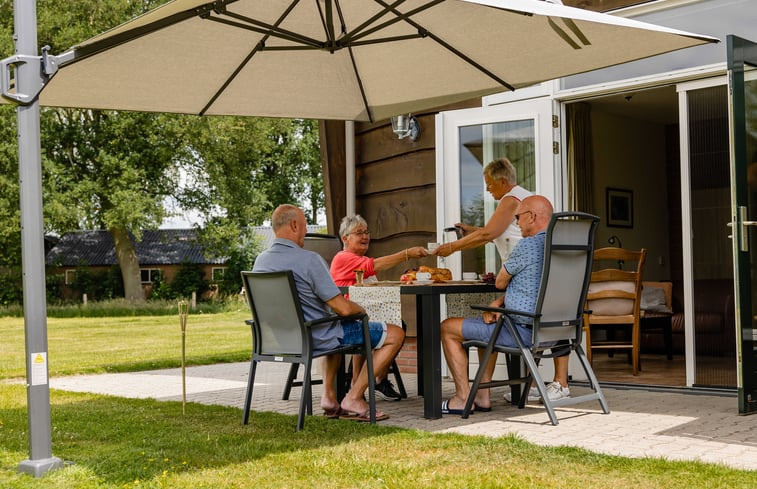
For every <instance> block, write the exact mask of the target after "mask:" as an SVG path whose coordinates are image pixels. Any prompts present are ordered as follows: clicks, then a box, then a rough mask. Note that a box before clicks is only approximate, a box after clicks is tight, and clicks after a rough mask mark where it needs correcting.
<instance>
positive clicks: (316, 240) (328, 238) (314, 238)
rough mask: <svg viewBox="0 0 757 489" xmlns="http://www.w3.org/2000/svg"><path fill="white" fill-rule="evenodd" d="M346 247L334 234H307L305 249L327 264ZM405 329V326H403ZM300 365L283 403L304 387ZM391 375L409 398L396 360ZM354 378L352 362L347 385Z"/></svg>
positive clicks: (293, 370)
mask: <svg viewBox="0 0 757 489" xmlns="http://www.w3.org/2000/svg"><path fill="white" fill-rule="evenodd" d="M343 248H344V245H343V244H342V240H341V239H339V237H338V236H334V235H333V234H320V233H307V234H305V246H304V249H306V250H309V251H315V252H316V253H318V254H319V255H321V257H322V258H323V259H324V260H325V261H326V263H327V264H331V260H333V259H334V256H336V254H337V253H339V252H340V251H342V249H343ZM340 289H342V292H343V293H345V294H346V293H347V290H346V288H343V287H340ZM403 328H404V325H403ZM299 367H300V365H299V364H298V363H293V364H292V366H291V367H290V368H289V375H287V381H286V384H284V392H283V393H282V395H281V399H282V400H283V401H287V400H289V395H290V394H291V392H292V387H302V380H297V372H298V370H299ZM388 373H389V374H392V375H394V380H395V382H396V383H397V389H398V390H399V394H400V395H401V396H402V398H403V399H405V398H407V391H406V390H405V383H404V382H403V381H402V375H400V368H399V366H398V365H397V362H396V361H395V360H392V363H391V364H390V365H389V370H388ZM351 378H352V362H350V364H349V370H348V371H347V373H346V378H345V383H347V384H349V382H350V380H351ZM321 382H322V381H321V380H320V379H318V380H314V381H313V383H314V384H320V383H321ZM337 392H338V393H339V396H340V397H341V396H342V395H343V394H344V393H346V386H341V385H340V386H339V388H338V389H337Z"/></svg>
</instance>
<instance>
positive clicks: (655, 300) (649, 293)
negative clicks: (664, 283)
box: [641, 286, 673, 312]
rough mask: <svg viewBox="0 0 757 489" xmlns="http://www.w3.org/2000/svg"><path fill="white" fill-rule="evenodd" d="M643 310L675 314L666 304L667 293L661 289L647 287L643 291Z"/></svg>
mask: <svg viewBox="0 0 757 489" xmlns="http://www.w3.org/2000/svg"><path fill="white" fill-rule="evenodd" d="M641 308H642V309H644V310H645V311H654V312H673V311H671V309H670V308H669V307H668V305H667V303H665V291H664V290H663V289H661V288H660V287H651V286H646V287H644V288H643V289H641Z"/></svg>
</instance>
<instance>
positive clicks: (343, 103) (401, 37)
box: [40, 0, 717, 120]
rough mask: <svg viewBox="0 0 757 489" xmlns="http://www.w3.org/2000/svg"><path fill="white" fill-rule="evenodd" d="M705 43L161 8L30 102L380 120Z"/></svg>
mask: <svg viewBox="0 0 757 489" xmlns="http://www.w3.org/2000/svg"><path fill="white" fill-rule="evenodd" d="M709 42H717V39H714V38H710V37H707V36H703V35H698V34H692V33H687V32H682V31H678V30H674V29H668V28H664V27H659V26H654V25H651V24H645V23H641V22H636V21H633V20H629V19H624V18H619V17H614V16H610V15H605V14H599V13H595V12H590V11H586V10H581V9H576V8H571V7H565V6H562V5H556V4H552V3H548V2H544V1H537V0H406V1H405V0H218V1H215V2H208V1H207V0H174V1H172V2H169V3H167V4H165V5H163V6H162V7H159V8H157V9H155V10H153V11H150V12H148V13H147V14H145V15H143V16H141V17H139V18H136V19H135V20H133V21H130V22H127V23H125V24H123V25H121V26H119V27H117V28H115V29H112V30H110V31H108V32H106V33H104V34H102V35H99V36H97V37H94V38H92V39H90V40H88V41H85V42H83V43H81V44H80V45H78V46H75V47H74V48H72V50H71V51H70V52H68V53H67V54H66V55H65V56H62V57H61V58H60V60H61V63H60V66H61V68H60V70H59V71H58V73H57V74H56V75H55V76H54V77H53V78H52V80H51V81H50V82H49V83H48V85H47V86H46V87H45V89H44V91H43V92H42V96H41V99H40V100H41V103H42V104H43V105H52V106H66V107H85V108H98V109H125V110H138V111H155V112H178V113H189V114H208V115H220V114H223V115H258V116H272V117H303V118H318V119H343V120H382V119H386V118H388V117H390V116H392V115H396V114H399V113H406V112H413V111H419V110H422V109H428V108H431V107H437V106H441V105H444V104H448V103H453V102H456V101H461V100H467V99H470V98H473V97H479V96H483V95H487V94H492V93H496V92H502V91H505V90H513V89H517V88H520V87H524V86H528V85H533V84H535V83H538V82H541V81H544V80H549V79H554V78H558V77H562V76H567V75H570V74H575V73H581V72H585V71H589V70H593V69H597V68H601V67H606V66H610V65H615V64H619V63H624V62H627V61H631V60H636V59H640V58H645V57H648V56H653V55H656V54H660V53H665V52H669V51H674V50H677V49H682V48H686V47H690V46H696V45H699V44H704V43H709Z"/></svg>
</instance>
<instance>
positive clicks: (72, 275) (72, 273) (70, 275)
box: [65, 270, 76, 285]
mask: <svg viewBox="0 0 757 489" xmlns="http://www.w3.org/2000/svg"><path fill="white" fill-rule="evenodd" d="M65 275H66V279H65V284H66V285H71V284H73V283H74V280H76V270H66V272H65Z"/></svg>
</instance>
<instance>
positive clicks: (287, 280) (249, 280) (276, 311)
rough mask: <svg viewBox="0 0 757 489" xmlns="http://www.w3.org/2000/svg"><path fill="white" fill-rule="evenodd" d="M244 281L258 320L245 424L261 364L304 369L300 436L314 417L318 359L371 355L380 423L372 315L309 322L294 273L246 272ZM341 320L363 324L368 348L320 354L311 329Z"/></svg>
mask: <svg viewBox="0 0 757 489" xmlns="http://www.w3.org/2000/svg"><path fill="white" fill-rule="evenodd" d="M242 281H243V282H244V288H245V291H246V293H247V300H248V302H249V304H250V308H251V309H252V317H253V319H251V320H247V324H249V325H250V328H251V329H252V359H251V361H250V374H249V377H248V379H247V392H246V393H245V401H244V413H243V417H242V424H247V422H248V420H249V416H250V406H251V404H252V391H253V387H254V384H255V371H256V369H257V365H258V363H259V362H279V363H280V362H287V363H291V364H292V365H300V364H302V365H303V366H304V367H305V368H304V372H305V373H304V376H303V377H304V378H303V381H302V388H303V389H302V395H301V396H300V410H299V416H298V418H297V428H296V431H299V430H301V429H302V428H303V427H304V426H305V412H306V411H307V414H311V415H312V414H313V403H312V381H311V377H310V376H311V367H312V365H313V359H314V358H318V357H321V356H324V355H330V354H345V353H352V354H360V355H365V358H366V365H367V368H368V404H369V405H370V422H371V423H375V422H376V392H375V384H376V382H375V379H374V375H373V355H366V353H370V344H371V339H370V331H369V326H368V316H367V315H366V314H356V315H353V316H344V317H342V316H337V315H331V316H327V317H324V318H320V319H317V320H314V321H305V320H304V317H303V315H302V307H301V305H300V298H299V296H298V295H297V289H296V288H295V285H294V275H293V273H292V271H291V270H286V271H282V272H242ZM341 319H348V320H349V319H359V320H362V323H363V340H364V345H368V351H367V352H366V348H365V347H364V345H345V346H341V347H339V348H335V349H333V350H315V349H314V348H313V338H312V336H311V334H310V329H311V328H312V327H313V326H317V325H320V324H324V323H327V322H334V321H339V320H341Z"/></svg>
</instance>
